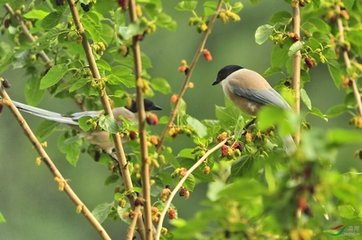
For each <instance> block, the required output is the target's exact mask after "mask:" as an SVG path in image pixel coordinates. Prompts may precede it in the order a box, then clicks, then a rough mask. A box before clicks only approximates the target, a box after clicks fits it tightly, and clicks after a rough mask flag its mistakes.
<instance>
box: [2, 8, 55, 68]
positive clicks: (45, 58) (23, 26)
mask: <svg viewBox="0 0 362 240" xmlns="http://www.w3.org/2000/svg"><path fill="white" fill-rule="evenodd" d="M4 8H5V9H6V11H7V12H8V13H9V14H10V15H11V16H12V17H13V18H15V20H16V21H17V22H18V24H19V25H20V27H21V30H22V31H23V33H24V34H25V36H26V37H27V38H28V40H29V41H30V42H32V43H34V42H35V41H36V38H35V37H34V36H33V35H32V34H31V33H30V31H29V29H28V27H27V26H26V24H25V23H24V21H23V19H21V17H20V16H19V15H17V14H16V13H15V12H14V10H13V9H12V8H11V6H10V5H9V4H7V3H5V5H4ZM38 54H39V56H40V57H41V58H42V59H43V61H44V62H45V63H46V65H47V67H51V66H52V65H53V62H52V61H51V60H50V58H49V57H48V55H47V54H46V53H45V52H44V51H43V50H42V51H40V52H39V53H38Z"/></svg>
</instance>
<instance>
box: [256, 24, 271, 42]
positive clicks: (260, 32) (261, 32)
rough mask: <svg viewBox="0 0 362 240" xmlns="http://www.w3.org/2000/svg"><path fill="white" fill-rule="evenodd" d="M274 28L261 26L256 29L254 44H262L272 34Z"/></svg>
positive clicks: (266, 25)
mask: <svg viewBox="0 0 362 240" xmlns="http://www.w3.org/2000/svg"><path fill="white" fill-rule="evenodd" d="M273 29H274V26H272V25H269V24H265V25H261V26H259V27H258V28H257V29H256V32H255V42H256V43H257V44H259V45H261V44H263V43H264V42H265V41H266V40H268V38H269V36H270V35H271V34H272V32H273Z"/></svg>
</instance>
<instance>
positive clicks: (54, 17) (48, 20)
mask: <svg viewBox="0 0 362 240" xmlns="http://www.w3.org/2000/svg"><path fill="white" fill-rule="evenodd" d="M62 17H63V12H60V11H56V12H51V13H49V14H48V15H47V16H46V17H45V18H44V19H43V21H42V22H41V26H42V27H43V28H45V29H51V28H54V27H55V26H56V25H58V23H59V21H60V19H61V18H62Z"/></svg>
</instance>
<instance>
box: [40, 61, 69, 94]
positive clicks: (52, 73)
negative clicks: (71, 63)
mask: <svg viewBox="0 0 362 240" xmlns="http://www.w3.org/2000/svg"><path fill="white" fill-rule="evenodd" d="M67 70H68V69H67V65H66V64H64V63H63V64H58V65H55V66H53V67H52V68H50V69H49V71H48V72H47V73H46V74H45V75H44V76H43V77H42V79H41V80H40V86H39V88H40V89H42V90H43V89H46V88H48V87H51V86H53V85H55V84H57V83H58V82H59V81H60V80H61V79H62V78H63V76H64V75H65V74H66V72H67Z"/></svg>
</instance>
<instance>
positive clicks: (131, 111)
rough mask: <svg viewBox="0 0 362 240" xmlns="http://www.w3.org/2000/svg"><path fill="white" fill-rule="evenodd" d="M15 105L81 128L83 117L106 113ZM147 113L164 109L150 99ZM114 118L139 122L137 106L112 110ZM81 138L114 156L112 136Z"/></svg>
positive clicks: (94, 133) (101, 133) (92, 134)
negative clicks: (80, 123) (68, 113)
mask: <svg viewBox="0 0 362 240" xmlns="http://www.w3.org/2000/svg"><path fill="white" fill-rule="evenodd" d="M13 103H14V105H15V106H16V107H17V108H18V109H19V110H21V111H23V112H27V113H30V114H31V115H34V116H38V117H41V118H43V119H47V120H51V121H54V122H58V123H64V124H68V125H71V126H79V119H80V118H82V117H91V118H96V117H99V116H100V115H102V114H103V113H104V111H84V112H76V113H73V114H70V115H65V114H60V113H57V112H53V111H49V110H45V109H42V108H38V107H33V106H30V105H27V104H24V103H20V102H16V101H13ZM144 106H145V111H153V110H162V108H161V107H160V106H158V105H156V104H154V103H153V102H152V101H150V100H148V99H144ZM112 112H113V115H114V118H115V119H116V121H118V122H119V121H121V119H126V120H128V121H135V122H136V121H138V117H137V112H138V109H137V104H136V102H135V101H132V104H131V106H129V107H117V108H114V109H113V110H112ZM80 136H81V137H84V139H86V140H87V141H89V142H90V143H91V144H95V145H98V146H100V147H101V148H102V149H103V150H104V151H105V152H107V153H108V154H112V151H113V148H114V143H113V141H112V139H111V138H110V135H109V133H108V132H106V131H101V130H97V131H90V132H83V133H81V134H80Z"/></svg>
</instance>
